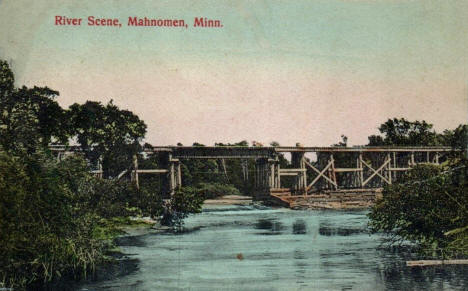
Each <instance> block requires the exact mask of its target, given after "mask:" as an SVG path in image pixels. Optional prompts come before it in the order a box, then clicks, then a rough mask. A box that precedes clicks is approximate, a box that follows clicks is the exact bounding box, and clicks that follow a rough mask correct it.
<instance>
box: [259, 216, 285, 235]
mask: <svg viewBox="0 0 468 291" xmlns="http://www.w3.org/2000/svg"><path fill="white" fill-rule="evenodd" d="M255 228H256V229H261V230H268V232H261V233H259V234H263V235H278V234H281V233H282V231H283V230H284V229H285V227H284V226H283V223H281V222H279V221H277V220H276V219H273V218H272V219H259V220H258V221H257V223H256V224H255Z"/></svg>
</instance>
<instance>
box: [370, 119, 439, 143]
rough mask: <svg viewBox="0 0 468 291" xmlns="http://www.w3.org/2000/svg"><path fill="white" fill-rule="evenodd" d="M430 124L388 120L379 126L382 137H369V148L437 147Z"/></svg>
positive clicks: (436, 140)
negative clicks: (396, 146)
mask: <svg viewBox="0 0 468 291" xmlns="http://www.w3.org/2000/svg"><path fill="white" fill-rule="evenodd" d="M432 127H433V126H432V124H429V123H427V122H426V121H424V120H423V121H417V120H416V121H414V122H411V121H408V120H406V119H404V118H400V119H398V118H393V119H388V120H387V121H386V122H385V123H383V124H382V125H380V127H379V131H380V133H381V134H382V136H378V135H372V136H369V145H370V146H382V145H399V146H431V145H437V144H438V139H437V134H436V132H435V131H434V130H433V129H432Z"/></svg>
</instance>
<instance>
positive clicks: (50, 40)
mask: <svg viewBox="0 0 468 291" xmlns="http://www.w3.org/2000/svg"><path fill="white" fill-rule="evenodd" d="M56 16H66V17H69V18H82V19H83V23H82V25H81V26H58V25H55V17H56ZM88 16H95V17H100V18H117V19H119V21H120V23H121V24H122V26H121V27H95V26H88V25H87V18H88ZM128 17H141V18H143V17H148V18H153V19H183V20H185V22H186V23H187V24H188V28H174V27H172V28H170V27H131V26H127V22H128ZM195 17H207V18H209V19H219V20H220V21H221V23H222V24H223V27H221V28H200V27H193V22H194V18H195ZM0 58H1V59H5V60H7V61H9V62H10V65H11V67H12V70H13V71H14V73H15V77H16V85H17V86H22V85H26V86H35V85H36V86H48V87H49V88H52V89H54V90H57V91H59V92H60V96H59V97H58V99H57V101H58V102H59V103H60V104H61V105H62V106H64V107H67V106H69V105H71V104H73V103H75V102H77V103H84V102H86V100H94V101H101V102H103V103H107V102H109V101H110V100H111V99H112V100H113V101H114V104H116V105H118V106H119V107H121V108H124V109H128V110H131V111H133V112H134V113H135V114H137V115H138V116H139V117H140V118H141V119H143V120H144V121H145V122H146V124H147V125H148V132H147V135H146V141H147V142H149V143H151V144H153V145H174V144H176V143H178V142H182V143H183V144H185V145H190V144H192V143H193V142H200V143H204V144H208V145H210V144H214V143H215V142H223V143H227V142H238V141H241V140H247V141H249V142H251V141H253V140H255V141H260V142H262V143H264V144H268V143H270V142H271V141H277V142H279V143H280V144H281V145H294V144H295V143H296V142H300V143H302V144H303V145H306V146H328V145H331V144H333V143H337V142H338V141H340V136H341V135H342V134H344V135H346V136H348V138H349V140H348V142H349V144H351V145H361V144H365V143H367V136H369V135H372V134H377V133H378V129H377V128H378V126H379V125H380V124H381V123H383V122H385V121H386V120H387V119H388V118H393V117H404V118H407V119H410V120H426V121H428V122H430V123H433V124H434V126H435V129H436V130H438V131H442V130H444V129H446V128H451V129H453V128H455V127H456V126H457V125H458V124H461V123H467V120H468V0H464V1H451V0H443V1H432V0H420V1H419V0H408V1H405V0H341V1H337V0H324V1H312V0H309V1H300V0H298V1H279V0H276V1H275V0H270V1H225V0H224V1H223V0H215V1H207V0H199V1H178V0H175V1H170V0H168V1H123V0H107V1H106V0H105V1H91V0H82V1H72V0H62V1H45V0H35V1H25V0H0Z"/></svg>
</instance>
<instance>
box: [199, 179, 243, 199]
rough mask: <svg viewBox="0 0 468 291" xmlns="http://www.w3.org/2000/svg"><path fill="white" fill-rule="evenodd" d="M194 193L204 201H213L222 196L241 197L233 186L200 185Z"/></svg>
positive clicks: (218, 184) (217, 184)
mask: <svg viewBox="0 0 468 291" xmlns="http://www.w3.org/2000/svg"><path fill="white" fill-rule="evenodd" d="M196 191H197V192H198V193H199V194H198V195H199V196H201V197H203V198H204V199H213V198H217V197H221V196H224V195H241V193H240V191H239V190H238V189H237V188H236V187H234V186H233V185H226V184H220V183H200V184H198V187H197V188H196Z"/></svg>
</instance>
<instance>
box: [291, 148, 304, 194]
mask: <svg viewBox="0 0 468 291" xmlns="http://www.w3.org/2000/svg"><path fill="white" fill-rule="evenodd" d="M304 155H305V153H304V152H292V153H291V164H292V167H293V168H294V169H298V170H299V171H298V172H297V175H296V177H295V180H294V185H293V190H294V192H296V193H301V194H304V193H305V192H306V191H307V190H306V189H307V172H306V163H305V156H304Z"/></svg>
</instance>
